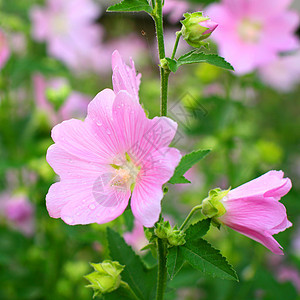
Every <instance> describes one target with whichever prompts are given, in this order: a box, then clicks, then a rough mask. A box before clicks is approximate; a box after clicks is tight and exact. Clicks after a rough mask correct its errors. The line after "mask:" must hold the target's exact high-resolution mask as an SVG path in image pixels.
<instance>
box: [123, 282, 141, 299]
mask: <svg viewBox="0 0 300 300" xmlns="http://www.w3.org/2000/svg"><path fill="white" fill-rule="evenodd" d="M120 286H122V287H123V288H124V289H126V290H127V292H128V294H129V295H130V296H131V297H132V299H136V300H139V298H138V297H137V295H136V294H135V293H134V291H133V290H132V289H131V287H130V286H129V284H128V283H127V282H125V281H121V283H120Z"/></svg>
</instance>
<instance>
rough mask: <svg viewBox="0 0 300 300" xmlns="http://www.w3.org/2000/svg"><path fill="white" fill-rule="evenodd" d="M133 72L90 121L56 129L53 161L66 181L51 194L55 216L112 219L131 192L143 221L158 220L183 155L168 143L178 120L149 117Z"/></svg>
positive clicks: (96, 104) (73, 220) (105, 95)
mask: <svg viewBox="0 0 300 300" xmlns="http://www.w3.org/2000/svg"><path fill="white" fill-rule="evenodd" d="M114 55H115V56H117V54H116V53H115V54H114ZM117 64H119V65H117ZM117 64H116V65H115V66H114V67H115V68H114V69H115V72H119V71H120V70H123V68H124V64H123V63H122V61H118V62H117ZM127 70H128V69H127ZM129 74H131V72H130V71H129V73H127V72H126V73H124V77H123V78H122V77H120V78H121V81H122V80H123V83H124V84H125V83H128V82H130V81H131V80H133V82H131V83H130V85H129V87H128V86H126V85H125V88H126V90H120V91H119V90H118V89H119V87H122V86H123V83H122V82H119V85H118V87H116V89H117V91H116V93H115V92H114V91H112V90H110V89H105V90H103V91H102V92H100V93H99V94H98V95H97V96H96V97H95V98H94V100H93V101H91V103H90V104H89V106H88V114H87V117H86V119H85V120H84V121H79V120H75V119H71V120H69V121H65V122H63V123H61V124H59V125H57V126H55V127H54V128H53V130H52V138H53V140H54V142H55V144H54V145H52V146H50V148H49V149H48V153H47V161H48V162H49V164H50V165H51V166H52V168H53V169H54V171H55V172H56V173H57V174H58V175H59V176H60V180H61V181H60V182H57V183H55V184H53V185H52V186H51V187H50V189H49V192H48V194H47V197H46V204H47V209H48V212H49V214H50V216H51V217H54V218H62V219H63V220H64V221H65V222H66V223H67V224H70V225H75V224H89V223H99V224H102V223H106V222H109V221H111V220H113V219H115V218H117V217H118V216H120V215H121V214H122V213H123V211H124V210H125V208H126V207H127V205H128V202H129V198H130V197H131V209H132V212H133V214H134V216H135V218H136V219H137V220H138V221H139V222H140V223H141V224H143V225H144V226H146V227H151V226H153V225H154V223H155V222H156V221H157V220H158V217H159V214H160V211H161V205H160V202H161V199H162V198H163V191H162V185H163V184H164V183H166V182H167V181H168V180H169V179H170V178H171V176H172V175H173V172H174V169H175V167H176V166H177V164H178V163H179V161H180V158H181V154H180V152H179V151H178V150H177V149H175V148H169V147H168V145H169V144H170V142H171V141H172V139H173V137H174V135H175V133H176V130H177V124H176V123H175V122H173V121H172V120H170V119H169V118H166V117H156V118H154V119H152V120H150V119H147V117H146V115H145V112H144V110H143V108H142V107H141V105H140V104H139V103H138V102H137V101H136V98H135V94H130V91H131V88H132V87H133V86H136V84H137V82H136V80H137V77H136V78H133V77H132V76H130V75H129ZM115 75H116V73H115V74H114V76H115ZM114 84H115V83H114Z"/></svg>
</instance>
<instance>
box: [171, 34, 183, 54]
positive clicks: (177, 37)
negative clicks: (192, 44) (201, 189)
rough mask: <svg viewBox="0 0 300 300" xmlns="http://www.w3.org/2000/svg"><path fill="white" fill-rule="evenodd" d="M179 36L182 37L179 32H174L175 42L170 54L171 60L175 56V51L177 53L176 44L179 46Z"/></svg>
mask: <svg viewBox="0 0 300 300" xmlns="http://www.w3.org/2000/svg"><path fill="white" fill-rule="evenodd" d="M181 36H182V33H181V31H178V32H176V41H175V45H174V49H173V53H172V56H171V59H174V58H175V54H176V51H177V48H178V44H179V40H180V37H181Z"/></svg>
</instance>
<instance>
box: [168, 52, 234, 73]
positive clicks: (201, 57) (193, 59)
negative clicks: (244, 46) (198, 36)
mask: <svg viewBox="0 0 300 300" xmlns="http://www.w3.org/2000/svg"><path fill="white" fill-rule="evenodd" d="M166 59H167V61H168V63H169V68H170V70H171V71H172V72H174V73H175V72H176V71H177V70H178V68H179V67H180V66H182V65H186V64H195V63H207V64H210V65H214V66H217V67H220V68H223V69H226V70H231V71H234V69H233V67H232V65H231V64H230V63H229V62H227V61H226V60H225V59H224V58H223V57H221V56H218V55H217V54H205V53H203V52H198V50H192V51H190V52H188V53H186V54H184V55H182V56H181V57H179V59H178V60H177V61H176V60H174V59H170V58H166Z"/></svg>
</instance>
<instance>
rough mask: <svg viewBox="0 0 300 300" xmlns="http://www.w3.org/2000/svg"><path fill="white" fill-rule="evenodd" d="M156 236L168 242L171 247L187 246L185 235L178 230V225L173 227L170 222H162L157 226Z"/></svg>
mask: <svg viewBox="0 0 300 300" xmlns="http://www.w3.org/2000/svg"><path fill="white" fill-rule="evenodd" d="M154 234H155V235H156V236H157V237H158V238H160V239H165V240H167V242H168V244H169V246H171V247H172V246H181V245H184V244H185V239H184V237H185V233H184V232H183V231H181V230H179V229H178V227H177V225H176V226H174V227H173V228H172V227H171V225H170V223H169V221H163V220H161V221H160V222H159V223H157V224H156V228H155V229H154Z"/></svg>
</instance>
